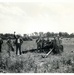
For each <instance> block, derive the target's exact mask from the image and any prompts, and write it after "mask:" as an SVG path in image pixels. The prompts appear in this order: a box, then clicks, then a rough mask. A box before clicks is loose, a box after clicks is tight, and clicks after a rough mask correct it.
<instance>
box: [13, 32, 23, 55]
mask: <svg viewBox="0 0 74 75" xmlns="http://www.w3.org/2000/svg"><path fill="white" fill-rule="evenodd" d="M14 38H15V46H16V55H17V54H18V50H19V54H20V55H21V45H22V43H23V40H22V39H21V37H20V36H16V35H15V32H14Z"/></svg>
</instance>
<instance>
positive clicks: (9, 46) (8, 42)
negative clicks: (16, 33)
mask: <svg viewBox="0 0 74 75" xmlns="http://www.w3.org/2000/svg"><path fill="white" fill-rule="evenodd" d="M7 45H8V54H9V56H11V54H10V51H11V50H12V51H14V48H13V46H12V42H11V39H10V38H9V39H8V40H7Z"/></svg>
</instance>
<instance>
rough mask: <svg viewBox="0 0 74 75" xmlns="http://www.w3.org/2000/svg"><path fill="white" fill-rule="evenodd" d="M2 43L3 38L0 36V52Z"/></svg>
mask: <svg viewBox="0 0 74 75" xmlns="http://www.w3.org/2000/svg"><path fill="white" fill-rule="evenodd" d="M2 44H3V40H2V38H0V53H1V52H2Z"/></svg>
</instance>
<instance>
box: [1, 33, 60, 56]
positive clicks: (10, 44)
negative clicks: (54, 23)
mask: <svg viewBox="0 0 74 75" xmlns="http://www.w3.org/2000/svg"><path fill="white" fill-rule="evenodd" d="M14 38H15V41H14V42H12V40H11V38H10V37H9V38H8V40H7V42H6V43H7V45H8V54H9V56H10V55H11V54H10V52H11V50H12V51H14V48H13V43H14V45H15V46H16V55H17V54H18V51H19V54H20V55H21V53H22V52H21V45H22V43H23V40H22V38H21V37H20V36H16V35H15V32H14ZM36 43H37V49H39V48H43V47H44V45H46V46H47V47H49V45H50V44H51V41H50V40H49V38H47V40H46V41H45V40H44V38H43V37H39V38H38V39H37V40H36ZM2 44H3V40H2V39H1V38H0V53H1V52H2ZM56 44H57V45H59V44H60V41H59V37H57V38H56V37H54V48H56V47H57V46H56Z"/></svg>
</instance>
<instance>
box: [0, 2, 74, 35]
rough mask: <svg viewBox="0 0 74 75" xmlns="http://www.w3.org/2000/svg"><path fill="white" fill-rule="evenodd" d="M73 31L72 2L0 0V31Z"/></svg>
mask: <svg viewBox="0 0 74 75" xmlns="http://www.w3.org/2000/svg"><path fill="white" fill-rule="evenodd" d="M14 31H16V33H19V34H25V33H26V34H30V33H32V32H48V31H49V32H55V33H56V32H68V33H74V3H67V2H63V3H61V2H0V33H14Z"/></svg>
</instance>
